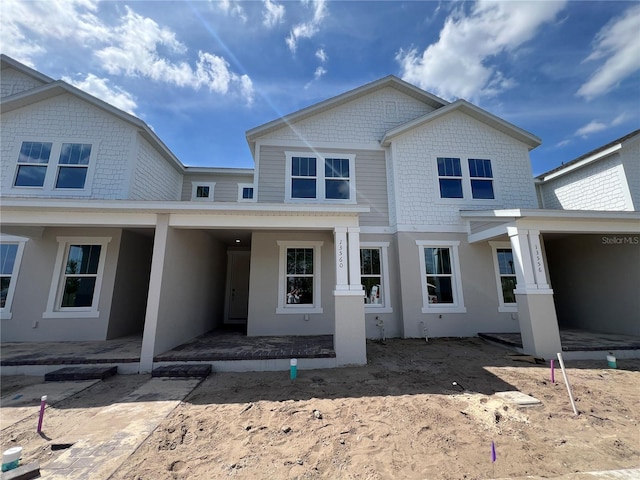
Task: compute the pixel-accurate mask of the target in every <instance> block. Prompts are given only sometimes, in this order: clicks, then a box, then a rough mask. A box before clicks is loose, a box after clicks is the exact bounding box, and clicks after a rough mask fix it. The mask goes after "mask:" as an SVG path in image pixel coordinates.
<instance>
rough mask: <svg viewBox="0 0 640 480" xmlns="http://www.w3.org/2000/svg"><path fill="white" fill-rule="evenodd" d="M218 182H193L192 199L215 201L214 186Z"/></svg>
mask: <svg viewBox="0 0 640 480" xmlns="http://www.w3.org/2000/svg"><path fill="white" fill-rule="evenodd" d="M215 186H216V182H191V200H194V201H213V188H214V187H215Z"/></svg>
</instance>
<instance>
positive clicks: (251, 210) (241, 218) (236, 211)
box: [0, 198, 370, 233]
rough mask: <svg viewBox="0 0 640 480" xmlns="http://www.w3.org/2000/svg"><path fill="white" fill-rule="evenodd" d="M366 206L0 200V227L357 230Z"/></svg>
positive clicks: (5, 230)
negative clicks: (164, 220) (164, 223)
mask: <svg viewBox="0 0 640 480" xmlns="http://www.w3.org/2000/svg"><path fill="white" fill-rule="evenodd" d="M369 211H370V208H369V207H368V206H357V205H317V204H294V205H292V204H270V203H242V204H238V203H231V202H229V203H226V202H218V203H208V204H205V203H203V202H185V201H173V202H168V201H165V202H159V201H126V200H122V201H121V200H92V201H90V202H87V201H86V200H76V199H33V198H3V199H2V217H1V219H0V227H2V230H3V231H4V232H7V233H11V227H17V228H24V227H27V228H45V227H72V226H73V227H80V226H82V227H91V228H95V227H113V228H128V227H131V228H133V227H136V228H144V227H151V228H154V227H155V226H156V225H157V223H158V218H159V216H162V215H168V216H169V225H170V226H172V227H174V228H203V229H215V228H244V229H251V228H260V229H290V228H294V229H312V230H319V229H332V228H333V227H336V226H347V227H349V226H358V224H359V215H360V214H361V213H367V212H369Z"/></svg>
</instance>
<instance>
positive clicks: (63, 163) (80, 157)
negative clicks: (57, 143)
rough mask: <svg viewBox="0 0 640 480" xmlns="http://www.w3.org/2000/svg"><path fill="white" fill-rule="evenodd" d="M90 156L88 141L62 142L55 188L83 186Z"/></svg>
mask: <svg viewBox="0 0 640 480" xmlns="http://www.w3.org/2000/svg"><path fill="white" fill-rule="evenodd" d="M90 157H91V145H90V144H88V143H63V144H62V148H61V150H60V161H59V162H58V178H57V180H56V188H84V184H85V181H86V179H87V169H88V168H89V158H90Z"/></svg>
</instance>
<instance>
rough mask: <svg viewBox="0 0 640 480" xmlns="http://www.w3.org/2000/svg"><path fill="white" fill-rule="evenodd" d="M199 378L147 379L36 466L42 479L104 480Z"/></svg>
mask: <svg viewBox="0 0 640 480" xmlns="http://www.w3.org/2000/svg"><path fill="white" fill-rule="evenodd" d="M200 381H201V379H199V378H152V379H151V380H149V381H148V382H146V383H145V384H144V385H142V386H141V387H140V388H138V389H137V390H135V391H134V392H132V393H130V394H129V395H127V396H125V397H124V398H122V399H121V400H120V401H119V402H118V403H114V404H111V405H108V406H106V407H103V408H101V409H100V410H99V411H98V412H97V413H96V415H95V416H93V417H92V419H91V422H89V423H87V424H84V425H76V426H74V428H72V429H71V430H70V431H69V432H68V433H67V436H66V437H65V438H62V439H57V440H56V441H57V443H69V444H73V446H72V447H71V448H69V449H68V450H66V451H65V452H64V453H62V454H61V455H60V456H59V457H58V458H56V459H55V460H53V461H51V462H49V463H46V464H43V465H41V466H40V472H41V474H42V478H45V479H52V480H63V479H64V480H80V479H87V478H90V479H92V480H105V479H107V478H109V477H110V476H111V475H112V474H113V473H114V472H115V471H116V470H117V469H118V468H119V467H120V466H121V465H122V464H123V463H124V461H125V460H126V459H127V458H128V457H129V456H130V455H131V454H132V453H133V452H134V451H135V450H136V449H137V448H138V446H139V445H140V444H141V443H142V442H144V441H145V440H146V439H147V437H148V436H149V435H150V434H151V433H152V432H153V431H154V430H155V428H156V427H157V426H158V424H159V423H160V422H161V421H162V420H164V419H165V418H166V417H167V416H168V415H169V414H170V413H171V412H172V411H173V409H174V408H176V407H177V406H178V405H179V404H180V402H181V401H182V400H183V399H184V398H185V397H186V396H187V395H188V394H189V393H190V392H191V391H192V390H193V389H194V388H195V387H196V386H198V384H199V383H200Z"/></svg>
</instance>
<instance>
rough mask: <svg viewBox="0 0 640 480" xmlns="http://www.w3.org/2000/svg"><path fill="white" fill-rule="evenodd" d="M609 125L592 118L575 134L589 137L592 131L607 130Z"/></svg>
mask: <svg viewBox="0 0 640 480" xmlns="http://www.w3.org/2000/svg"><path fill="white" fill-rule="evenodd" d="M606 129H607V125H605V124H604V123H602V122H598V121H597V120H592V121H590V122H589V123H587V124H586V125H585V126H584V127H581V128H579V129H578V130H576V133H575V135H576V136H578V137H585V138H586V137H588V136H589V135H590V134H592V133H596V132H601V131H602V130H606Z"/></svg>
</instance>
